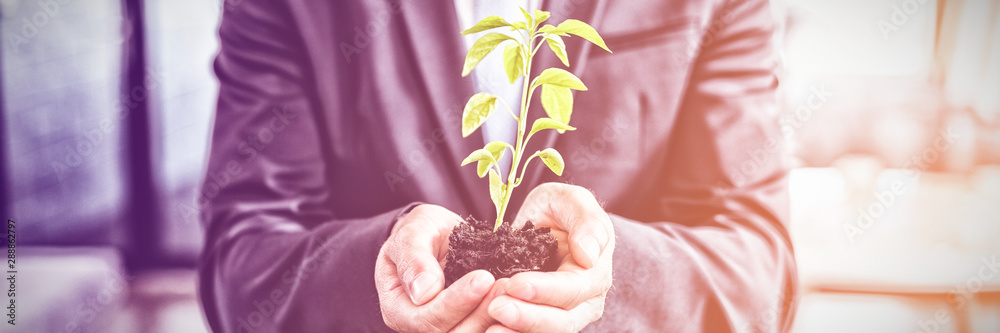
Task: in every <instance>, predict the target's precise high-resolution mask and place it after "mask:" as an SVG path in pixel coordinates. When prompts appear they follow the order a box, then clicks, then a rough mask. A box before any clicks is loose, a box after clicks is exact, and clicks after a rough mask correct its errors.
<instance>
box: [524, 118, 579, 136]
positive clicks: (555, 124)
mask: <svg viewBox="0 0 1000 333" xmlns="http://www.w3.org/2000/svg"><path fill="white" fill-rule="evenodd" d="M547 129H554V130H563V131H572V130H575V129H576V127H573V126H570V125H566V124H563V123H561V122H559V121H558V120H555V119H552V118H538V119H536V120H535V123H534V124H531V132H529V133H528V135H529V136H530V135H533V134H535V132H538V131H541V130H547ZM560 133H562V132H560Z"/></svg>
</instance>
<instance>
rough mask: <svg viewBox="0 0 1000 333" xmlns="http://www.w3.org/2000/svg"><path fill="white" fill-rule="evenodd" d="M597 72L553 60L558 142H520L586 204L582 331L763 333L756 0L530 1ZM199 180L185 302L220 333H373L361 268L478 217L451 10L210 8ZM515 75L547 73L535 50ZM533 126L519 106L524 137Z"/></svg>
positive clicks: (780, 282) (781, 247) (771, 228)
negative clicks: (197, 265) (593, 314)
mask: <svg viewBox="0 0 1000 333" xmlns="http://www.w3.org/2000/svg"><path fill="white" fill-rule="evenodd" d="M541 7H542V9H545V10H548V11H551V13H552V18H550V19H549V21H550V22H553V23H558V22H561V21H562V20H564V19H567V18H576V19H580V20H583V21H585V22H588V23H590V24H591V25H593V26H594V27H595V28H596V29H597V30H598V31H599V32H600V33H601V34H602V35H603V36H604V37H605V40H606V42H607V45H608V46H609V47H610V48H611V49H612V50H613V51H614V54H608V53H607V52H605V51H603V50H601V49H600V48H597V47H595V46H593V45H590V44H589V43H586V42H585V41H583V40H582V39H580V38H577V37H572V38H568V39H567V42H566V44H567V49H568V53H569V54H570V61H571V65H572V67H570V68H569V70H570V71H572V72H573V73H575V74H576V75H577V76H579V77H580V78H581V79H582V80H583V82H584V83H586V84H587V85H588V87H589V88H590V90H589V91H585V92H578V93H576V103H575V104H576V110H575V112H574V117H573V120H572V125H574V126H576V127H577V128H578V130H576V131H573V132H567V133H566V134H564V135H556V134H555V132H554V131H546V132H545V133H544V134H540V135H538V136H536V139H535V140H533V145H532V147H529V148H530V149H529V150H528V151H534V150H536V149H540V148H542V147H554V148H556V149H557V150H559V151H560V152H562V155H563V156H564V157H565V159H566V163H567V167H566V171H565V174H564V175H563V176H562V177H557V176H555V175H553V174H552V173H551V172H549V171H548V170H546V169H545V167H544V166H543V165H542V164H541V163H534V164H533V165H531V166H529V167H528V172H527V174H526V175H527V176H526V178H525V180H524V183H523V185H524V186H522V187H521V188H520V189H519V190H518V191H516V192H515V196H514V198H513V199H512V201H511V207H510V209H509V211H511V212H512V213H511V215H510V216H511V217H513V214H514V213H513V212H516V211H517V208H518V205H519V204H520V203H521V201H522V200H523V199H524V197H525V195H526V194H527V192H529V190H530V189H531V188H533V187H534V186H535V185H537V184H540V183H542V182H548V181H560V182H567V183H573V184H578V185H581V186H584V187H586V188H589V189H591V190H592V191H593V192H594V194H595V196H596V197H597V198H598V200H599V201H601V202H602V203H603V204H604V206H605V208H606V210H607V211H608V212H609V214H610V215H611V217H612V220H613V223H614V227H615V232H616V234H617V248H616V251H615V253H614V265H613V275H614V283H613V287H612V289H611V290H610V292H609V293H608V297H607V303H606V307H605V313H604V315H603V318H601V319H600V320H599V321H597V322H595V323H593V324H591V325H590V326H588V327H587V330H591V331H713V332H715V331H733V330H735V331H753V330H758V331H783V330H787V328H788V327H789V326H788V325H789V323H790V322H791V321H790V320H791V318H792V311H791V309H793V308H794V307H792V306H791V305H792V304H793V300H794V290H795V263H794V258H793V252H792V246H791V244H790V242H789V238H788V233H787V230H786V226H785V223H786V222H787V218H788V214H787V192H786V184H785V179H786V167H785V165H786V162H785V159H784V158H783V155H782V148H781V145H780V141H781V140H780V139H781V136H780V134H779V133H778V131H777V125H776V121H775V120H776V118H775V114H776V112H775V111H776V103H775V88H776V86H777V79H776V76H775V70H776V64H777V55H776V50H775V48H774V46H773V45H772V43H771V36H772V32H773V29H774V21H773V18H772V16H771V13H770V10H769V7H768V4H767V1H765V0H731V1H730V0H691V1H642V2H640V1H610V0H546V1H543V2H542V4H541ZM224 8H225V11H224V15H223V19H222V23H221V26H220V28H219V35H220V37H221V50H220V52H219V54H218V57H217V59H216V62H215V71H216V73H217V75H218V78H219V80H220V83H221V88H220V95H219V103H218V111H217V113H216V116H215V123H214V134H213V136H212V146H211V156H210V158H209V160H210V161H209V165H208V176H207V177H206V181H205V184H204V187H203V191H202V196H201V197H200V198H199V199H200V200H201V201H200V202H201V203H203V204H204V211H205V213H206V214H205V219H206V222H205V225H206V229H207V236H206V237H207V239H206V246H205V249H204V252H203V255H202V262H201V270H200V274H201V282H200V291H201V298H202V302H203V306H204V310H205V312H206V315H207V318H208V320H209V322H210V325H211V327H212V328H213V329H214V330H215V331H219V332H245V331H277V332H300V331H301V332H321V331H322V332H328V331H352V332H353V331H386V330H388V328H387V327H386V326H385V325H384V323H383V321H382V317H381V315H380V313H379V305H378V298H377V294H376V291H375V284H374V278H373V275H374V264H375V258H376V254H377V253H378V251H379V247H380V246H381V245H382V243H383V242H384V241H385V240H386V238H387V237H388V234H389V231H390V228H391V226H392V225H393V223H394V222H395V220H396V219H397V218H398V217H399V216H400V215H401V214H403V213H405V212H406V211H407V209H408V208H409V207H412V206H413V205H415V204H416V203H433V204H438V205H442V206H445V207H447V208H449V209H451V210H453V211H455V212H457V213H459V214H460V215H463V216H464V215H467V214H472V215H475V216H478V217H479V218H481V219H489V218H492V216H494V215H493V214H494V208H493V206H492V203H491V202H490V199H489V196H488V194H487V193H488V191H487V188H488V181H487V180H485V179H480V178H478V177H477V176H476V175H475V170H474V168H473V167H465V168H462V167H459V163H460V161H461V160H462V159H463V158H464V157H465V156H466V155H468V154H469V153H470V152H472V151H473V150H475V149H477V148H480V147H482V145H483V141H482V137H481V136H480V135H478V134H476V135H473V136H470V137H469V138H464V139H463V138H462V137H461V125H460V118H461V112H462V107H463V106H464V104H465V102H466V100H467V99H468V97H469V96H471V95H472V94H473V93H474V91H473V87H472V86H473V82H472V79H470V78H462V77H461V75H460V73H461V68H462V63H463V59H464V57H465V50H466V49H465V45H464V44H463V42H462V39H461V38H462V37H461V35H460V34H459V31H460V30H462V28H463V27H459V26H458V23H457V18H456V15H455V9H454V4H453V2H452V1H405V0H404V1H401V2H399V1H391V0H358V1H301V0H286V1H264V0H244V1H238V2H233V1H230V2H227V4H226V5H225V7H224ZM540 54H541V55H540V58H539V60H537V61H536V62H535V64H536V65H537V66H536V67H535V69H534V70H533V73H538V72H539V71H540V69H544V68H548V67H563V66H562V65H561V64H560V62H559V61H558V59H557V58H556V57H555V56H553V55H552V54H551V53H550V52H549V51H548V50H543V51H542V52H540ZM541 115H542V108H541V106H540V105H539V103H538V101H537V100H535V101H533V106H532V107H531V114H530V115H529V118H530V119H534V118H537V117H538V116H541Z"/></svg>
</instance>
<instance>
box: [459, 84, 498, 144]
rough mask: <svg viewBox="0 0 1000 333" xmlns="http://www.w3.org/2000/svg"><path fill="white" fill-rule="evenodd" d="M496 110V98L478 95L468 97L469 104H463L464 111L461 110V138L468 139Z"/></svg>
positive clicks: (488, 95) (484, 94)
mask: <svg viewBox="0 0 1000 333" xmlns="http://www.w3.org/2000/svg"><path fill="white" fill-rule="evenodd" d="M496 108H497V97H496V96H493V95H490V94H487V93H478V94H475V95H472V97H469V102H468V103H465V110H462V137H463V138H464V137H468V136H469V134H472V132H475V131H476V129H478V128H479V126H482V125H483V123H484V122H486V118H489V116H490V114H492V113H493V110H496Z"/></svg>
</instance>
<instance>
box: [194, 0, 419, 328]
mask: <svg viewBox="0 0 1000 333" xmlns="http://www.w3.org/2000/svg"><path fill="white" fill-rule="evenodd" d="M280 3H282V2H280V1H243V2H241V3H239V4H238V6H237V7H234V8H231V10H229V9H230V8H228V7H226V8H227V10H226V11H225V13H224V17H223V20H222V24H221V26H220V29H219V35H220V38H221V50H220V52H219V54H218V57H217V58H216V61H215V71H216V73H217V75H218V78H219V81H220V95H219V102H218V109H217V112H216V115H215V120H214V132H213V136H212V143H211V153H210V156H209V164H208V174H207V177H206V180H205V184H204V186H203V189H202V192H201V193H200V196H199V198H198V200H199V204H200V205H201V207H202V211H203V215H202V217H203V219H204V220H205V225H206V245H205V248H204V250H203V253H202V258H201V263H200V272H199V274H200V297H201V298H202V304H203V307H204V310H205V312H206V316H207V317H208V320H209V322H210V325H211V327H212V329H213V331H216V332H321V331H330V330H331V329H333V328H336V329H339V330H343V331H351V332H359V331H388V330H389V329H388V327H386V326H385V324H384V323H383V321H382V317H381V314H380V313H379V306H378V297H377V292H376V290H375V284H374V281H373V276H374V267H375V259H376V256H377V254H378V251H379V248H380V247H381V245H382V244H383V243H384V242H385V240H386V238H387V237H388V234H389V232H390V230H391V227H392V224H393V223H394V221H395V220H396V219H397V218H398V217H399V216H400V215H401V214H403V213H405V212H406V210H407V209H408V208H409V207H412V206H413V205H412V204H411V205H408V206H404V207H398V208H396V209H392V210H388V211H385V212H382V213H380V214H376V215H375V216H370V217H366V218H356V219H341V218H337V216H336V212H333V211H331V209H330V208H329V207H330V205H329V204H328V202H329V197H330V194H329V192H330V189H329V186H330V185H329V184H328V180H327V174H326V172H327V171H326V170H327V169H328V168H327V166H326V165H324V163H325V162H324V158H323V148H322V147H323V138H324V134H323V133H322V132H321V131H320V129H319V127H318V126H317V125H316V124H317V123H322V119H323V117H322V116H320V115H319V112H320V110H319V109H318V108H317V102H316V100H317V99H316V95H315V94H316V92H315V91H314V90H315V88H314V87H313V86H312V85H313V83H311V82H313V78H312V77H310V75H311V70H310V69H309V68H308V66H309V65H308V61H307V59H305V56H304V54H305V52H304V47H303V42H302V40H301V37H300V36H301V35H300V34H298V33H297V32H296V31H295V30H294V24H293V22H294V21H293V20H292V18H291V15H290V14H289V13H288V11H286V10H285V9H283V8H281V5H280Z"/></svg>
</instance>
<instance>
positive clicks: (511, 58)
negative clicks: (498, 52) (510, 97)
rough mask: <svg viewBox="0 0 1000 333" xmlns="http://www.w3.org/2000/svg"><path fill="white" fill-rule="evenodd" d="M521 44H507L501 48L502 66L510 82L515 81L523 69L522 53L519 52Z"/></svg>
mask: <svg viewBox="0 0 1000 333" xmlns="http://www.w3.org/2000/svg"><path fill="white" fill-rule="evenodd" d="M521 51H522V49H521V44H520V43H513V44H508V45H507V48H506V49H504V50H503V68H504V70H505V71H506V72H507V79H508V80H510V83H514V81H517V78H518V77H520V76H521V73H522V72H523V71H524V53H523V52H521Z"/></svg>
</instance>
